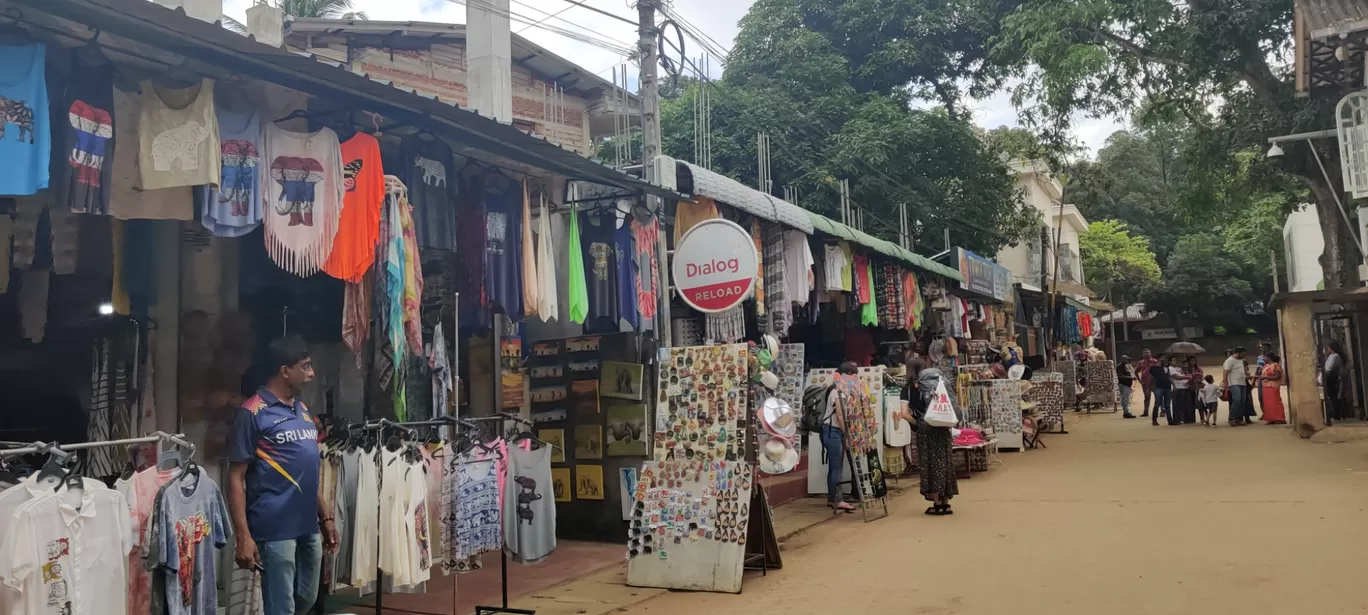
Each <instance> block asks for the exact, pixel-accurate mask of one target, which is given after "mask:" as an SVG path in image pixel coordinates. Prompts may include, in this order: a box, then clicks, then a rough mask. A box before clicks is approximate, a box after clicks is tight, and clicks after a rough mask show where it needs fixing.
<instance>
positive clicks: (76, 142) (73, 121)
mask: <svg viewBox="0 0 1368 615" xmlns="http://www.w3.org/2000/svg"><path fill="white" fill-rule="evenodd" d="M62 108H63V109H65V110H66V112H67V120H68V121H67V130H66V131H65V134H64V135H63V136H64V137H65V141H64V142H63V144H62V152H63V153H62V157H64V158H66V164H59V165H58V166H57V168H54V169H52V182H51V184H50V185H51V186H52V187H53V188H54V189H56V190H57V191H58V193H59V194H60V196H59V197H58V202H59V203H61V204H62V205H65V206H66V208H67V209H69V210H71V211H73V212H80V213H87V214H108V213H109V193H110V180H111V178H112V177H113V170H114V165H113V164H111V163H112V160H111V157H112V156H113V154H114V75H113V71H110V70H109V69H108V68H107V67H104V68H96V67H93V66H90V65H89V64H86V63H85V62H82V61H81V60H80V56H72V66H71V75H70V76H69V78H68V79H67V81H66V92H65V93H64V96H63V101H62ZM8 170H12V169H8Z"/></svg>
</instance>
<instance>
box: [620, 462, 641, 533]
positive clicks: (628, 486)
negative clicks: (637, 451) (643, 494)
mask: <svg viewBox="0 0 1368 615" xmlns="http://www.w3.org/2000/svg"><path fill="white" fill-rule="evenodd" d="M636 486H637V469H636V468H618V492H619V493H621V494H622V498H620V499H621V502H622V520H623V521H631V520H632V509H633V508H635V506H634V504H635V503H636V498H635V497H634V496H635V494H636Z"/></svg>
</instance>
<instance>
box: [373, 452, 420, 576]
mask: <svg viewBox="0 0 1368 615" xmlns="http://www.w3.org/2000/svg"><path fill="white" fill-rule="evenodd" d="M407 468H408V465H407V464H406V463H404V462H403V460H402V459H400V457H399V453H397V452H392V451H390V450H388V449H384V448H382V449H381V450H380V536H383V537H385V538H388V540H383V542H382V543H381V549H380V570H383V571H384V572H385V573H386V574H389V575H391V576H393V577H394V584H395V585H408V584H409V576H410V575H409V551H410V549H411V546H412V545H411V543H410V542H409V541H408V540H406V536H407V534H406V532H405V530H404V527H405V525H406V524H405V517H406V515H407V512H408V503H407V499H408V497H407V496H408V488H407V481H406V480H405V475H404V471H405V470H406V469H407Z"/></svg>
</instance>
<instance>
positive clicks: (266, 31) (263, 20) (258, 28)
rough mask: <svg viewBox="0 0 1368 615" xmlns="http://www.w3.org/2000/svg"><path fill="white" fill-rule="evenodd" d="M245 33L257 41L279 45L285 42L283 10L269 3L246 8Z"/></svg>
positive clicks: (273, 45)
mask: <svg viewBox="0 0 1368 615" xmlns="http://www.w3.org/2000/svg"><path fill="white" fill-rule="evenodd" d="M247 33H248V34H250V35H252V37H253V38H255V39H256V40H257V42H258V43H264V44H267V45H270V46H272V47H279V46H281V45H282V44H283V43H284V42H285V11H283V10H281V9H280V7H278V6H272V5H270V4H254V5H252V7H251V8H249V9H247Z"/></svg>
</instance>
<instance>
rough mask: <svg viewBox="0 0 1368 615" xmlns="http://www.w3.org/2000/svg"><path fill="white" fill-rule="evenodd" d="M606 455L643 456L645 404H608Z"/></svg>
mask: <svg viewBox="0 0 1368 615" xmlns="http://www.w3.org/2000/svg"><path fill="white" fill-rule="evenodd" d="M606 414H607V415H608V448H607V452H608V456H609V457H645V456H646V453H647V446H646V438H648V437H649V436H648V434H647V433H646V404H631V405H625V406H608V409H607V411H606Z"/></svg>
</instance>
